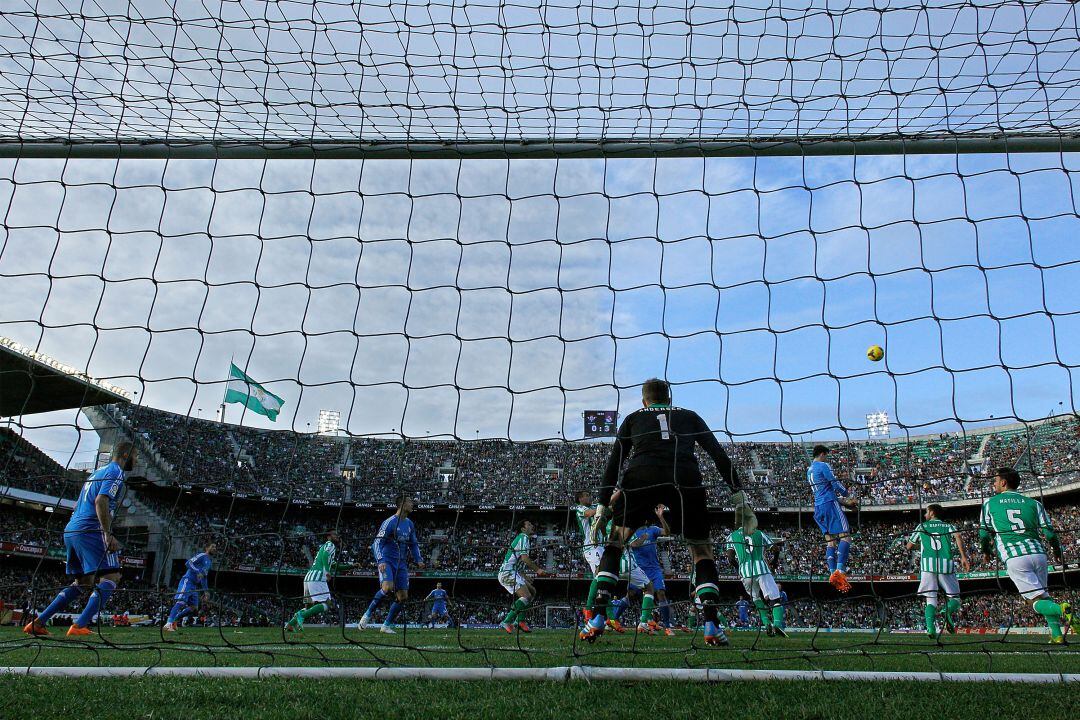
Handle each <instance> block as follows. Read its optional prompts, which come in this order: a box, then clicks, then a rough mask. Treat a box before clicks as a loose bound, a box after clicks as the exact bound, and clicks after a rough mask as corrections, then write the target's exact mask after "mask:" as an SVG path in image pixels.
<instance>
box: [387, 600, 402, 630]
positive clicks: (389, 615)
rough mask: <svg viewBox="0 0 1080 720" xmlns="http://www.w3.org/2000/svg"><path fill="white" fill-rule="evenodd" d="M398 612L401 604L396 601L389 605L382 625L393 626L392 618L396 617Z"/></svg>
mask: <svg viewBox="0 0 1080 720" xmlns="http://www.w3.org/2000/svg"><path fill="white" fill-rule="evenodd" d="M399 610H401V603H399V602H398V601H397V600H395V601H394V602H392V603H390V610H389V611H388V612H387V613H386V620H385V621H384V622H383V625H393V624H394V618H396V617H397V614H398V611H399Z"/></svg>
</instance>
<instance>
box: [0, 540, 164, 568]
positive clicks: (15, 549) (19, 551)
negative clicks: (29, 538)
mask: <svg viewBox="0 0 1080 720" xmlns="http://www.w3.org/2000/svg"><path fill="white" fill-rule="evenodd" d="M0 553H11V554H12V555H29V556H31V557H50V558H54V559H56V560H63V559H64V551H63V550H62V549H60V548H48V549H46V548H45V547H43V546H41V545H32V544H30V543H15V542H7V541H0ZM120 564H121V565H123V566H124V567H133V568H144V567H146V558H141V557H137V556H134V555H121V556H120Z"/></svg>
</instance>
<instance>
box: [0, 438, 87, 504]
mask: <svg viewBox="0 0 1080 720" xmlns="http://www.w3.org/2000/svg"><path fill="white" fill-rule="evenodd" d="M85 479H86V475H85V474H84V473H81V472H77V471H74V470H66V469H65V468H64V467H62V466H61V465H60V464H59V463H57V462H56V461H55V460H53V459H52V458H51V457H49V456H48V455H46V454H45V453H43V452H42V451H41V450H40V449H38V448H37V447H36V446H35V445H34V444H32V443H30V442H28V441H27V440H26V439H25V438H23V437H22V436H21V435H19V434H18V433H17V432H15V430H14V429H12V428H10V427H0V491H3V489H4V488H5V487H12V488H19V489H22V490H32V491H34V492H38V493H43V494H45V495H50V496H52V497H63V498H74V497H75V496H76V495H78V492H79V488H80V487H82V483H83V481H84V480H85Z"/></svg>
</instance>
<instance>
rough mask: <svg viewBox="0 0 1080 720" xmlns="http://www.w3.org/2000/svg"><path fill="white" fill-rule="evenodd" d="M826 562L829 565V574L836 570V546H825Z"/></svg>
mask: <svg viewBox="0 0 1080 720" xmlns="http://www.w3.org/2000/svg"><path fill="white" fill-rule="evenodd" d="M825 564H826V565H828V566H829V574H830V575H832V574H833V573H834V572H836V548H834V547H833V546H832V545H829V546H828V547H826V548H825Z"/></svg>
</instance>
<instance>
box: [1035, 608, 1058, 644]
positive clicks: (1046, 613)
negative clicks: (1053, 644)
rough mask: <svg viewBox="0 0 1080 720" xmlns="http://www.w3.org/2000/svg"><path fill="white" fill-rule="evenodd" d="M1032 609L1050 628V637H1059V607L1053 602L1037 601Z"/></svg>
mask: <svg viewBox="0 0 1080 720" xmlns="http://www.w3.org/2000/svg"><path fill="white" fill-rule="evenodd" d="M1032 607H1033V608H1034V609H1035V612H1037V613H1039V614H1040V615H1042V616H1043V619H1044V620H1046V624H1047V625H1049V626H1050V636H1051V637H1059V636H1060V635H1061V606H1060V605H1058V604H1057V603H1056V602H1054V601H1053V600H1037V601H1036V602H1035V604H1034V605H1032Z"/></svg>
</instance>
